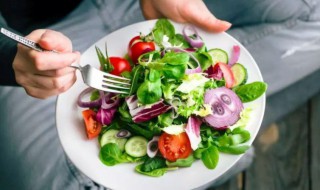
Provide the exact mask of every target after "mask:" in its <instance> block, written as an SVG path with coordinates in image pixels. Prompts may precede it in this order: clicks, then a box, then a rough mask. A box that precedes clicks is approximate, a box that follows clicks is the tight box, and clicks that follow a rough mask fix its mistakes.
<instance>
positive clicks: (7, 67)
mask: <svg viewBox="0 0 320 190" xmlns="http://www.w3.org/2000/svg"><path fill="white" fill-rule="evenodd" d="M0 27H3V28H6V29H9V27H8V26H7V24H6V22H5V20H4V19H3V17H2V16H1V14H0ZM10 30H12V29H10ZM16 52H17V44H16V43H15V42H14V41H13V40H11V39H8V38H7V37H5V36H4V35H2V34H1V35H0V85H6V86H18V84H17V83H16V80H15V77H14V71H13V69H12V62H13V59H14V57H15V55H16Z"/></svg>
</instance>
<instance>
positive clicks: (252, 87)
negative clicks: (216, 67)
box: [235, 81, 267, 103]
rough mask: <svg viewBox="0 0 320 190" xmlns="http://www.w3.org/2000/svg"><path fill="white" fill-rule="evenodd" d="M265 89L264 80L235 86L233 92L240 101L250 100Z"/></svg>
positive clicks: (258, 95)
mask: <svg viewBox="0 0 320 190" xmlns="http://www.w3.org/2000/svg"><path fill="white" fill-rule="evenodd" d="M266 90H267V84H266V83H264V82H259V81H257V82H252V83H249V84H245V85H242V86H239V87H237V88H235V93H236V94H237V95H238V96H239V98H240V99H241V101H242V102H244V103H246V102H251V101H253V100H255V99H257V98H259V97H260V96H261V95H262V94H263V93H265V92H266Z"/></svg>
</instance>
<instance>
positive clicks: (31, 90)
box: [25, 75, 76, 99]
mask: <svg viewBox="0 0 320 190" xmlns="http://www.w3.org/2000/svg"><path fill="white" fill-rule="evenodd" d="M75 81H76V77H75V75H74V77H73V78H72V80H69V81H68V83H66V84H65V85H63V86H62V87H60V88H54V89H46V88H42V87H38V86H34V85H29V86H25V91H26V93H27V94H28V95H29V96H32V97H35V98H40V99H45V98H48V97H50V96H55V95H58V94H61V93H63V92H65V91H67V90H68V89H70V87H71V86H72V85H73V84H74V83H75Z"/></svg>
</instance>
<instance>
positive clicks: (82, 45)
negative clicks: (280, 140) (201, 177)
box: [0, 0, 320, 190]
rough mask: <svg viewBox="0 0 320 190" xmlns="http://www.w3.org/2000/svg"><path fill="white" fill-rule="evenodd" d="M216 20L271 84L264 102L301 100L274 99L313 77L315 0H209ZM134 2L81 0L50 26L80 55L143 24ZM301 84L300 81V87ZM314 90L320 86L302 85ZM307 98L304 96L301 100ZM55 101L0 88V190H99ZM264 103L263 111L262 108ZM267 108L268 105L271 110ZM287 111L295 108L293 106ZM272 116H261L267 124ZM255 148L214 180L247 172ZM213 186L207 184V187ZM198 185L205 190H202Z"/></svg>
mask: <svg viewBox="0 0 320 190" xmlns="http://www.w3.org/2000/svg"><path fill="white" fill-rule="evenodd" d="M205 2H206V4H207V5H208V7H209V9H210V10H211V11H212V12H213V13H214V14H215V15H216V16H217V17H218V18H222V19H226V20H228V21H230V22H232V23H233V28H232V29H231V30H229V31H228V33H229V34H231V35H232V36H234V37H235V38H237V39H238V40H239V41H240V42H242V43H243V45H245V46H246V48H247V49H248V50H249V51H250V52H251V53H252V55H253V56H254V58H255V59H256V61H257V63H258V65H259V67H260V69H261V72H262V75H263V77H264V79H265V81H266V82H267V83H268V85H269V89H268V93H267V94H268V98H270V99H271V100H273V99H274V100H276V101H275V102H276V105H277V106H279V105H280V106H279V107H277V109H279V111H280V112H281V113H282V114H284V113H287V112H288V110H286V109H285V107H286V104H287V103H290V104H292V105H298V103H299V102H300V99H299V98H292V99H290V101H291V102H288V98H286V99H283V100H279V99H278V97H283V96H281V93H282V92H283V91H286V94H289V95H292V96H295V97H299V96H301V95H304V94H305V93H304V91H305V88H292V86H293V85H296V84H297V83H301V81H305V80H304V79H305V78H307V77H309V76H311V75H312V74H314V73H316V72H317V73H319V69H320V62H319V61H318V60H319V58H320V57H319V55H320V54H319V49H317V48H318V46H319V44H320V43H319V41H317V39H318V38H320V35H319V34H320V33H319V31H320V11H319V10H320V3H319V1H316V0H250V1H233V0H223V1H221V0H207V1H205ZM142 20H143V17H142V14H141V11H140V10H139V4H138V1H136V0H125V1H118V0H108V1H103V0H84V2H83V3H82V4H81V5H80V6H79V7H77V9H76V10H75V11H74V12H72V13H71V14H70V15H68V16H67V17H66V18H65V19H64V20H63V21H62V22H60V23H58V24H56V25H53V26H51V27H50V28H52V29H54V30H58V31H61V32H63V33H64V34H65V35H67V36H68V37H70V39H71V40H72V42H73V46H74V49H75V50H78V51H80V52H83V51H84V50H86V49H87V48H88V47H89V46H91V45H92V44H93V43H94V42H96V41H97V40H99V39H100V38H101V37H103V36H105V35H107V34H108V33H110V32H112V31H114V30H116V29H118V28H121V27H123V26H126V25H128V24H132V23H135V22H138V21H142ZM301 84H303V85H305V83H301ZM308 84H309V86H308V88H312V89H315V90H314V91H312V92H313V93H310V94H308V97H309V96H311V95H312V94H314V93H316V92H317V90H316V89H317V88H318V89H319V90H320V85H317V84H314V83H313V84H310V83H308ZM305 98H306V97H305ZM55 102H56V98H55V97H53V98H50V99H47V100H37V99H34V98H31V97H28V96H27V95H26V94H25V92H24V90H23V89H22V88H13V87H0V105H1V106H0V128H1V133H0V152H1V156H0V168H1V169H0V184H1V187H0V188H1V189H13V190H15V189H28V190H29V189H30V190H31V189H32V190H38V189H41V190H43V189H57V190H60V189H66V190H69V189H70V190H77V189H104V187H102V186H100V185H98V184H96V183H94V182H93V181H92V180H90V179H89V178H88V177H86V176H85V175H84V174H82V173H81V172H80V171H78V170H77V168H76V167H75V166H74V165H73V164H72V163H71V162H70V161H69V160H68V159H67V157H66V156H65V154H64V152H63V149H62V147H61V145H60V142H59V139H58V135H57V131H56V128H55V118H54V116H55ZM268 106H269V108H268ZM272 108H274V107H273V104H268V102H267V111H266V115H267V116H268V114H269V113H268V109H269V110H272ZM292 109H293V108H292ZM275 118H276V117H266V119H267V120H266V121H265V122H266V123H270V122H273V121H274V120H275ZM252 159H253V149H252V150H251V151H249V152H248V153H246V154H245V155H244V156H243V157H242V159H241V160H240V161H239V162H238V164H236V165H235V166H234V167H233V168H232V169H230V170H229V171H228V172H226V174H225V175H223V176H222V177H221V178H220V179H219V180H218V182H219V183H222V182H224V181H225V180H227V179H228V178H229V177H230V176H232V175H234V174H236V173H237V172H239V171H241V170H243V169H245V168H246V167H248V166H249V165H250V163H251V161H252ZM212 185H217V183H215V184H207V185H206V187H209V186H212ZM203 188H204V187H203Z"/></svg>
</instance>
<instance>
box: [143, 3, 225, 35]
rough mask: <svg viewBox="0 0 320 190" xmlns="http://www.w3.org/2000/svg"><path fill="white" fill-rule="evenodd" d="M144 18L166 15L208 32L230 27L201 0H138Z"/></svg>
mask: <svg viewBox="0 0 320 190" xmlns="http://www.w3.org/2000/svg"><path fill="white" fill-rule="evenodd" d="M140 5H141V9H142V12H143V15H144V17H145V18H146V19H156V18H162V17H166V18H169V19H171V20H173V21H176V22H180V23H186V22H187V23H191V24H194V25H196V26H198V27H200V28H202V29H204V30H207V31H210V32H223V31H226V30H228V29H229V28H230V27H231V24H230V23H229V22H227V21H222V20H219V19H217V18H216V17H215V16H214V15H213V14H212V13H211V12H210V11H209V10H208V8H207V6H206V5H205V3H204V2H203V1H202V0H140Z"/></svg>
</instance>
